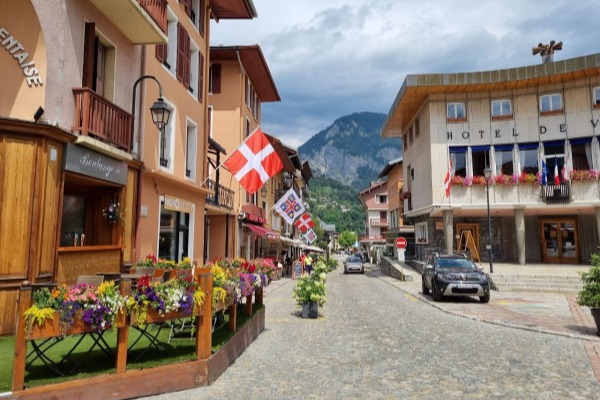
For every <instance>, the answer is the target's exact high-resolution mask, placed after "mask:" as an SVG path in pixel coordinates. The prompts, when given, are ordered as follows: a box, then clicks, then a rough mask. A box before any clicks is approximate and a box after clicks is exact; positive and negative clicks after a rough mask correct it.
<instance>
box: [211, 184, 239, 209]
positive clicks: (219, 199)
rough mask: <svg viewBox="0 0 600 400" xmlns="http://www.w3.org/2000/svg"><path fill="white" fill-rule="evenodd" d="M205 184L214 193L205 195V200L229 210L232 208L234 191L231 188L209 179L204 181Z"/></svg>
mask: <svg viewBox="0 0 600 400" xmlns="http://www.w3.org/2000/svg"><path fill="white" fill-rule="evenodd" d="M206 186H207V188H208V189H209V190H212V191H213V192H214V194H209V195H207V196H206V202H207V203H208V204H212V205H214V206H220V207H225V208H227V209H229V210H232V209H233V197H234V193H233V191H232V190H229V189H227V188H226V187H223V186H221V185H217V182H215V181H213V180H212V179H209V180H208V181H207V182H206Z"/></svg>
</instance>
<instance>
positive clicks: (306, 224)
mask: <svg viewBox="0 0 600 400" xmlns="http://www.w3.org/2000/svg"><path fill="white" fill-rule="evenodd" d="M294 225H296V227H297V228H298V229H300V232H306V231H308V230H309V229H310V228H312V227H313V226H315V223H314V222H313V220H312V218H311V217H310V215H309V214H308V213H304V214H302V215H301V216H300V218H298V219H297V220H296V222H294Z"/></svg>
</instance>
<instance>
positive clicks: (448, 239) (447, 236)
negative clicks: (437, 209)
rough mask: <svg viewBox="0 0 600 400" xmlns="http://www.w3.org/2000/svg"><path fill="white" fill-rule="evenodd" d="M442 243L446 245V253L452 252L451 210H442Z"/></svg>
mask: <svg viewBox="0 0 600 400" xmlns="http://www.w3.org/2000/svg"><path fill="white" fill-rule="evenodd" d="M443 218H444V242H445V243H446V253H447V254H452V253H453V252H454V250H453V247H454V214H453V213H452V210H444V217H443Z"/></svg>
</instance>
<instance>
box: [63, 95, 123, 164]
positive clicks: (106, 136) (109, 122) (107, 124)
mask: <svg viewBox="0 0 600 400" xmlns="http://www.w3.org/2000/svg"><path fill="white" fill-rule="evenodd" d="M73 94H74V96H75V122H74V125H73V127H72V130H73V132H77V133H79V135H82V136H89V137H94V138H96V139H98V140H101V141H103V142H105V143H107V144H109V145H112V146H114V147H117V148H120V149H122V150H125V151H127V152H130V151H131V123H132V120H131V114H129V113H128V112H127V111H125V110H123V109H121V108H119V107H117V106H116V105H115V104H113V103H111V102H110V101H108V100H106V99H105V98H103V97H101V96H98V95H97V94H96V93H95V92H94V91H93V90H92V89H89V88H74V89H73Z"/></svg>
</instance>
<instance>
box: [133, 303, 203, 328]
mask: <svg viewBox="0 0 600 400" xmlns="http://www.w3.org/2000/svg"><path fill="white" fill-rule="evenodd" d="M201 315H204V307H203V306H202V307H197V308H196V312H195V313H194V312H193V311H188V312H185V311H172V312H165V313H160V312H159V311H158V310H155V309H153V308H148V309H147V310H146V320H145V321H146V324H160V323H162V322H166V321H171V320H174V319H182V318H188V317H191V316H195V317H199V316H201ZM129 325H136V311H135V310H132V311H131V318H130V319H129Z"/></svg>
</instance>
